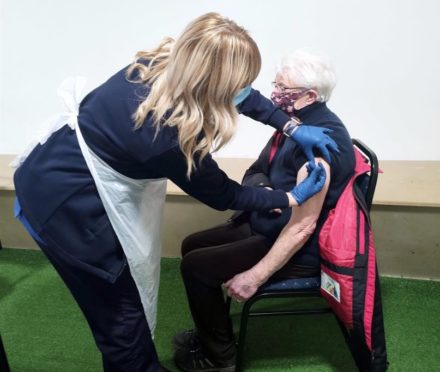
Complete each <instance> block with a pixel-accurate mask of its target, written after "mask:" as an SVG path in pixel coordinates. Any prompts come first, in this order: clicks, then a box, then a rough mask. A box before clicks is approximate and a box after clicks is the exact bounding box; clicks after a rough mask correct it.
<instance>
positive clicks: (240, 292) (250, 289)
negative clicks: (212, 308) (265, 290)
mask: <svg viewBox="0 0 440 372" xmlns="http://www.w3.org/2000/svg"><path fill="white" fill-rule="evenodd" d="M261 284H262V283H261V282H260V281H259V279H258V278H257V276H256V275H255V274H254V273H253V271H252V270H247V271H244V272H242V273H240V274H237V275H235V276H234V277H233V278H232V279H229V280H228V281H227V282H226V283H225V284H224V285H223V286H224V287H225V288H226V290H227V292H228V296H229V297H231V298H232V299H234V300H236V301H238V302H243V301H246V300H248V299H249V298H251V297H252V296H253V295H254V294H255V292H256V291H257V290H258V287H259V286H260V285H261Z"/></svg>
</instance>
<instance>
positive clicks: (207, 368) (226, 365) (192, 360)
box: [174, 348, 235, 372]
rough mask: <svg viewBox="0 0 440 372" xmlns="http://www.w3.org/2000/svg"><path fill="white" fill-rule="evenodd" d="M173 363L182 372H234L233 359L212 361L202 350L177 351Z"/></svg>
mask: <svg viewBox="0 0 440 372" xmlns="http://www.w3.org/2000/svg"><path fill="white" fill-rule="evenodd" d="M174 363H176V366H177V367H178V368H179V369H180V370H181V371H184V372H234V371H235V358H234V359H231V360H228V361H214V360H212V359H211V358H208V357H207V356H206V355H205V354H204V353H203V351H202V349H200V348H199V349H195V350H179V351H176V352H175V353H174Z"/></svg>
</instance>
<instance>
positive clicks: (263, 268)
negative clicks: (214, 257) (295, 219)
mask: <svg viewBox="0 0 440 372" xmlns="http://www.w3.org/2000/svg"><path fill="white" fill-rule="evenodd" d="M314 229H315V222H314V221H310V222H309V223H307V222H304V223H302V224H301V225H299V224H298V225H290V226H289V225H286V226H285V227H284V229H283V230H282V231H281V234H280V235H279V237H278V239H277V241H276V242H275V243H274V245H273V246H272V248H271V250H270V251H269V252H268V253H267V254H266V256H264V257H263V258H262V259H261V260H260V261H259V262H258V263H257V264H256V265H255V266H254V267H253V268H252V269H251V270H252V271H253V272H254V274H255V276H256V277H257V278H258V281H259V282H260V285H261V284H263V283H265V282H266V281H267V280H268V279H269V278H270V277H271V276H272V275H273V274H274V273H275V272H276V271H278V270H279V269H281V268H282V267H283V266H284V265H285V264H286V263H287V261H289V260H290V258H292V256H293V255H294V254H295V253H296V252H297V251H298V250H299V249H300V248H301V247H302V246H303V245H304V244H305V242H306V241H307V239H308V238H309V237H310V235H311V234H312V233H313V231H314Z"/></svg>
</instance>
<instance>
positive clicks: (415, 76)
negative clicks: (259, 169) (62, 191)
mask: <svg viewBox="0 0 440 372" xmlns="http://www.w3.org/2000/svg"><path fill="white" fill-rule="evenodd" d="M0 1H1V13H0V17H1V18H0V24H1V34H0V40H1V49H0V69H1V73H0V109H1V111H0V154H7V153H18V152H20V151H21V150H22V149H23V148H24V147H25V145H26V144H27V142H28V141H29V140H30V139H32V138H33V137H34V136H35V134H36V132H37V129H36V128H37V127H38V126H39V124H40V123H41V122H43V121H44V120H45V119H47V118H48V117H49V116H50V115H52V114H53V113H54V112H57V111H59V110H60V108H61V106H60V102H59V101H58V98H57V97H56V93H55V92H56V89H57V87H58V84H59V83H60V81H61V80H62V79H63V78H64V77H66V76H71V75H84V76H87V77H89V85H88V86H89V88H92V87H93V86H95V85H97V84H99V83H101V82H102V81H104V80H105V79H106V78H107V77H109V76H110V75H111V74H113V73H114V72H115V71H117V70H118V69H120V68H121V67H123V66H124V65H126V64H128V63H129V62H130V61H131V59H132V56H133V55H134V53H135V52H136V51H137V50H139V49H143V48H149V47H153V46H155V45H156V44H157V43H158V42H159V41H160V40H161V38H162V37H164V36H167V35H169V36H174V37H176V36H178V35H179V33H180V31H181V30H182V29H183V28H184V26H185V25H186V24H187V23H188V22H189V21H190V20H192V19H193V18H195V17H197V16H199V15H201V14H203V13H205V12H208V11H218V12H220V13H222V14H224V15H227V16H229V17H231V18H232V19H234V20H236V21H237V22H238V23H240V24H242V25H243V26H245V27H246V28H247V29H248V30H250V32H251V34H252V36H253V37H254V39H255V40H256V41H257V43H258V45H259V46H260V49H261V53H262V57H263V68H262V71H261V73H260V76H259V77H258V79H257V81H256V82H255V84H254V87H256V88H258V89H260V90H261V91H262V92H263V93H265V94H266V95H268V94H270V82H271V81H272V80H273V74H274V65H275V63H276V62H277V60H278V59H279V57H281V56H282V55H283V54H284V53H286V52H288V51H291V50H294V49H296V48H301V47H306V48H308V49H312V50H316V51H319V52H321V53H324V54H327V55H328V56H329V57H330V58H331V59H332V60H333V62H334V65H335V67H336V70H337V73H338V76H339V82H338V86H337V87H336V89H335V92H334V96H333V97H332V99H331V101H330V103H329V106H330V108H332V109H333V110H334V111H335V112H336V113H337V114H338V115H339V116H340V117H341V118H342V119H343V121H344V122H345V124H346V125H347V127H348V128H349V131H350V132H351V134H352V136H353V137H359V138H362V139H363V140H365V141H366V142H367V143H368V144H369V145H370V146H371V147H372V148H373V149H375V150H376V152H377V153H378V155H379V157H380V158H381V159H390V160H403V159H410V160H440V146H438V145H437V142H438V138H439V132H440V131H439V129H438V124H439V118H440V105H439V102H438V100H439V98H440V97H439V95H438V93H437V90H438V87H440V67H439V66H440V52H439V45H440V23H439V22H438V19H439V15H440V12H439V10H440V2H438V1H436V0H423V1H420V0H371V1H358V0H351V1H344V0H333V1H328V0H314V1H311V0H296V1H294V0H277V1H269V0H267V1H258V0H240V1H238V0H222V1H218V0H217V1H215V0H210V1H208V0H206V1H202V0H200V1H196V0H180V1H179V0H175V1H170V0H161V1H157V0H156V1H147V0H125V1H124V0H120V1H117V0H75V1H67V0H64V1H63V0H40V1H33V0H0ZM271 133H272V130H271V129H270V128H268V127H265V126H263V125H259V124H257V123H255V122H252V121H251V120H250V119H246V118H244V117H242V118H240V127H239V131H238V133H237V135H236V136H235V138H234V140H233V141H232V142H231V143H230V144H229V145H228V146H227V147H226V148H224V149H223V150H221V152H220V153H219V156H224V157H256V156H257V154H258V152H259V149H261V147H262V146H263V144H264V143H265V142H266V140H267V138H268V136H269V135H270V134H271Z"/></svg>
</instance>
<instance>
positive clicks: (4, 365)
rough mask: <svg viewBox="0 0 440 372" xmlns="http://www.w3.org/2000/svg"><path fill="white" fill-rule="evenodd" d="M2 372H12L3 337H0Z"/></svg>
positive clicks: (0, 369) (0, 367)
mask: <svg viewBox="0 0 440 372" xmlns="http://www.w3.org/2000/svg"><path fill="white" fill-rule="evenodd" d="M0 372H10V369H9V364H8V359H7V357H6V352H5V347H4V346H3V341H2V336H1V335H0Z"/></svg>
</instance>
